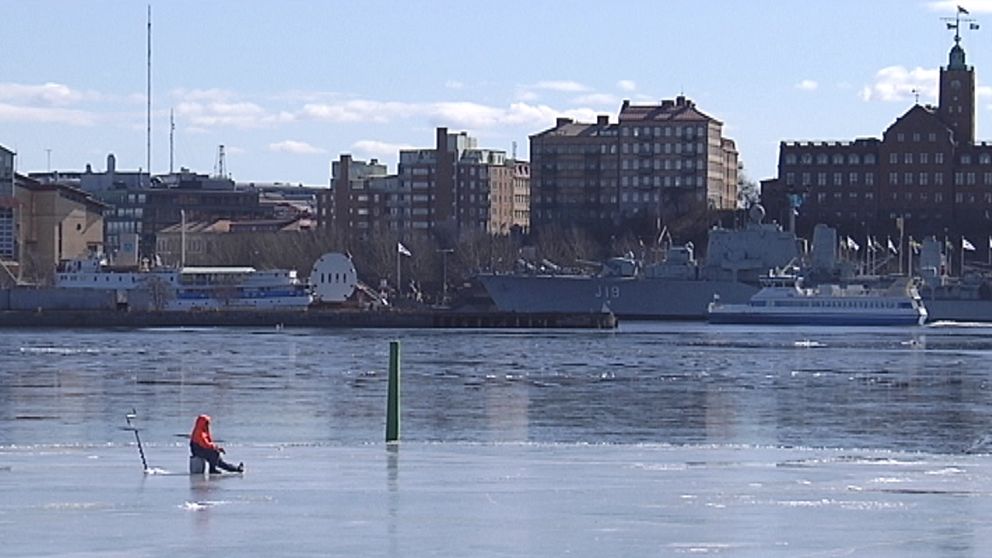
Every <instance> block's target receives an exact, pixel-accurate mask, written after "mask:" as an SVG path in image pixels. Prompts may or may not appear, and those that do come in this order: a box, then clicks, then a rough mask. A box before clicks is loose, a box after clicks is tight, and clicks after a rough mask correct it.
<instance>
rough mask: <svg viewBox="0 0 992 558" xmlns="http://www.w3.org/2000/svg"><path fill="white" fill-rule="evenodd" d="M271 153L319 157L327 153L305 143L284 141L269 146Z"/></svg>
mask: <svg viewBox="0 0 992 558" xmlns="http://www.w3.org/2000/svg"><path fill="white" fill-rule="evenodd" d="M269 151H275V152H276V153H293V154H295V155H319V154H321V153H326V151H325V150H323V149H321V148H319V147H314V146H313V145H310V144H309V143H307V142H305V141H295V140H284V141H280V142H277V143H270V144H269Z"/></svg>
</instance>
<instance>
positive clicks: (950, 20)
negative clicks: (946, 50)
mask: <svg viewBox="0 0 992 558" xmlns="http://www.w3.org/2000/svg"><path fill="white" fill-rule="evenodd" d="M961 14H964V15H971V12H969V11H968V10H966V9H964V8H962V7H961V6H958V11H957V13H956V14H954V17H942V18H940V19H941V20H942V21H945V22H947V28H948V29H953V30H954V44H956V45H957V44H960V43H961V24H962V23H967V24H968V29H971V30H972V31H976V30H978V22H977V21H976V20H975V19H974V18H971V17H966V18H962V17H961Z"/></svg>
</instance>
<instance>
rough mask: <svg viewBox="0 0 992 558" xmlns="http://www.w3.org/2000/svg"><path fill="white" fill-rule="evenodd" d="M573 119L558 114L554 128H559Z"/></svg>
mask: <svg viewBox="0 0 992 558" xmlns="http://www.w3.org/2000/svg"><path fill="white" fill-rule="evenodd" d="M572 122H573V120H572V119H571V118H565V117H564V116H559V117H558V118H556V119H555V128H561V127H562V126H564V125H565V124H571V123H572Z"/></svg>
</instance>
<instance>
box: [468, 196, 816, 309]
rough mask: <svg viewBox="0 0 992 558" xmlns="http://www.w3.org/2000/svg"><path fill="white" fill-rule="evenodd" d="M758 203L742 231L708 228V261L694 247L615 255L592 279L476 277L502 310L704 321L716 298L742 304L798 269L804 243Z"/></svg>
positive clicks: (589, 276)
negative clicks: (646, 257)
mask: <svg viewBox="0 0 992 558" xmlns="http://www.w3.org/2000/svg"><path fill="white" fill-rule="evenodd" d="M764 215H765V212H764V209H763V208H762V207H761V206H760V205H755V206H754V207H752V208H751V211H750V212H749V218H750V219H749V223H748V224H747V225H746V226H745V227H743V228H741V229H734V230H731V229H712V230H710V231H709V235H708V240H707V249H706V258H705V261H703V262H700V261H698V260H696V258H695V256H694V250H693V246H692V245H691V244H687V245H685V246H672V247H670V248H669V250H668V251H667V254H666V257H665V259H664V260H663V261H661V262H658V263H653V264H647V265H645V264H642V262H640V261H639V260H637V259H635V258H633V257H618V258H612V259H610V260H608V261H606V262H604V264H603V266H602V269H601V270H600V272H599V273H597V274H572V273H564V274H559V273H543V272H542V273H513V274H482V275H480V276H479V280H480V281H481V282H482V284H483V286H485V288H486V291H487V292H488V293H489V296H490V297H491V298H492V300H493V302H494V303H495V304H496V306H497V308H498V309H499V310H501V311H503V312H520V313H527V312H548V313H555V312H567V313H597V312H612V313H613V314H614V315H615V316H617V317H618V318H625V319H644V320H647V319H651V320H662V319H670V320H680V319H685V320H703V319H706V314H707V307H708V305H709V303H710V302H712V301H713V300H714V297H718V298H719V300H721V301H723V302H725V303H745V302H747V301H748V300H749V299H750V298H751V297H752V296H753V295H754V294H756V293H757V292H758V290H759V289H760V288H761V285H760V278H761V277H762V276H763V275H767V274H768V272H769V271H770V270H773V269H780V268H784V267H786V266H790V265H798V264H799V263H800V262H801V259H802V257H803V256H804V254H805V252H806V247H805V241H804V240H802V239H799V238H797V237H796V235H795V234H793V233H792V232H788V231H784V230H782V228H781V227H779V226H778V225H776V224H769V223H763V222H762V221H763V219H764Z"/></svg>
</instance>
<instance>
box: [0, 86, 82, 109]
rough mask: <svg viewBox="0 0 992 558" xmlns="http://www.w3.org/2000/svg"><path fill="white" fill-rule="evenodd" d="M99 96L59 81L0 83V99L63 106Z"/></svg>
mask: <svg viewBox="0 0 992 558" xmlns="http://www.w3.org/2000/svg"><path fill="white" fill-rule="evenodd" d="M100 97H101V96H100V94H99V93H97V92H95V91H78V90H76V89H73V88H71V87H69V86H68V85H64V84H61V83H51V82H49V83H43V84H41V85H33V84H24V83H0V101H13V102H21V103H27V104H30V105H34V104H47V105H59V106H65V105H70V104H74V103H78V102H80V101H94V100H99V99H100Z"/></svg>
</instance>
